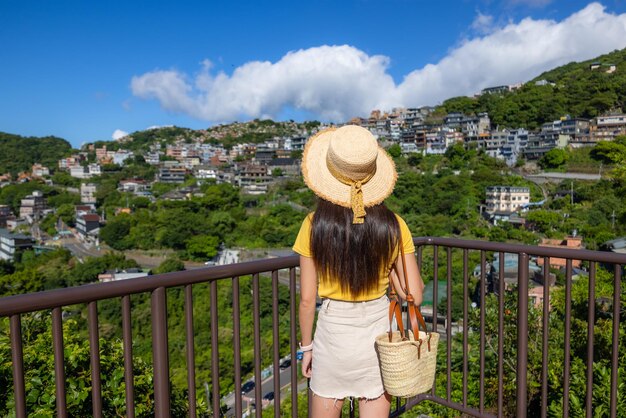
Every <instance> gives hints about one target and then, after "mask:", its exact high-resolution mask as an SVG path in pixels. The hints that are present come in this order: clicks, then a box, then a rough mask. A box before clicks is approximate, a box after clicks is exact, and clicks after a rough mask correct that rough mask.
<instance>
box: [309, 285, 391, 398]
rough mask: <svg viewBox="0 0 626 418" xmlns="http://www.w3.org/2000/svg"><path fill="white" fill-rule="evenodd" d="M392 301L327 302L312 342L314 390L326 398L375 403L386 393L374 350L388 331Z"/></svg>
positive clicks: (323, 304)
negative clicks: (378, 339) (379, 338)
mask: <svg viewBox="0 0 626 418" xmlns="http://www.w3.org/2000/svg"><path fill="white" fill-rule="evenodd" d="M388 313H389V299H388V298H387V296H386V295H385V296H382V297H380V298H379V299H375V300H372V301H367V302H344V301H338V300H331V299H324V300H323V302H322V307H321V309H320V311H319V314H318V318H317V326H316V329H315V337H314V339H313V365H312V374H311V386H310V387H311V390H312V391H313V393H314V394H315V395H317V396H322V397H324V398H334V399H343V398H346V397H354V398H365V399H376V398H378V397H380V396H381V395H382V394H383V393H384V392H385V390H384V389H383V382H382V378H381V375H380V367H379V365H378V357H377V355H376V349H375V347H374V341H375V339H376V336H378V335H380V334H382V333H384V332H386V331H388V330H389V317H388Z"/></svg>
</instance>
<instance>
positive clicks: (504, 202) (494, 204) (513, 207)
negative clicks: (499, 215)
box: [486, 186, 530, 213]
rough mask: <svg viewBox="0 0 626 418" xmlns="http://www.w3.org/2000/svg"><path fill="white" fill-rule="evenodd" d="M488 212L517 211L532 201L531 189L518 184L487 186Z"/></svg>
mask: <svg viewBox="0 0 626 418" xmlns="http://www.w3.org/2000/svg"><path fill="white" fill-rule="evenodd" d="M486 193H487V197H486V203H487V212H491V213H493V212H515V211H517V210H519V209H521V208H522V206H524V205H525V204H527V203H529V202H530V189H529V188H528V187H518V186H491V187H487V190H486Z"/></svg>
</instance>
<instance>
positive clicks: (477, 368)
mask: <svg viewBox="0 0 626 418" xmlns="http://www.w3.org/2000/svg"><path fill="white" fill-rule="evenodd" d="M414 241H415V243H416V248H417V252H416V256H417V259H418V264H419V265H420V267H421V270H422V272H423V275H424V277H425V278H426V281H427V282H432V298H431V301H432V306H430V305H426V304H425V306H424V307H423V312H424V313H425V314H426V315H425V316H426V317H427V319H428V322H429V326H431V327H432V325H433V324H437V331H438V332H439V333H440V334H441V341H440V344H439V351H438V374H437V377H436V381H435V385H434V388H433V390H432V391H431V392H429V393H425V394H422V395H418V396H416V397H414V398H411V399H409V400H395V401H394V402H393V403H392V408H391V411H390V416H391V417H396V416H401V415H403V414H405V413H407V412H411V414H419V413H426V414H431V415H432V416H460V415H470V416H477V417H495V416H518V417H524V416H541V417H545V416H548V415H550V416H564V417H568V416H570V415H572V416H581V415H583V414H585V415H586V416H610V417H616V416H618V415H617V411H618V405H619V410H620V411H623V409H621V408H624V407H625V405H624V404H625V402H626V401H625V399H624V398H625V394H624V393H623V391H624V386H623V385H624V384H623V379H624V376H623V375H622V376H619V373H624V372H623V370H624V369H623V364H624V363H620V362H619V360H620V358H621V360H622V361H623V360H624V357H625V354H624V351H625V347H624V345H625V340H624V325H623V322H620V321H624V318H625V312H624V301H623V298H620V296H621V294H622V289H621V281H622V274H623V266H624V265H625V264H626V255H623V254H615V253H609V252H595V251H587V250H572V249H561V248H546V247H537V246H523V245H515V244H502V243H492V242H484V241H469V240H460V239H454V238H428V237H426V238H416V239H415V240H414ZM550 258H560V259H565V260H566V261H565V269H564V272H563V273H562V274H561V273H558V272H556V275H557V276H558V277H557V279H556V281H557V286H549V285H546V286H543V287H541V288H540V292H537V289H538V288H534V289H533V288H531V287H532V284H533V283H535V281H536V280H538V279H539V281H541V279H542V278H543V283H550V280H546V278H550V277H551V276H554V275H555V272H554V271H550V267H549V266H550ZM492 260H497V261H495V262H493V261H492ZM511 260H513V262H511ZM535 260H541V268H539V269H537V268H535V267H536V265H534V264H532V263H534V261H535ZM573 260H581V261H582V263H583V266H584V267H585V270H586V271H584V272H581V271H578V270H577V269H574V268H573V267H572V261H573ZM531 265H532V266H533V268H529V266H531ZM297 267H298V257H297V256H288V257H282V258H275V259H266V260H259V261H253V262H246V263H239V264H233V265H226V266H216V267H209V268H203V269H198V270H191V271H185V272H177V273H168V274H163V275H157V276H151V277H149V278H147V279H146V278H137V279H129V280H124V281H118V282H109V283H99V284H89V285H84V286H80V287H74V288H66V289H58V290H52V291H47V292H40V293H34V294H26V295H19V296H11V297H6V298H2V299H0V341H3V339H5V338H6V339H7V340H10V347H11V353H10V359H9V358H3V357H2V356H1V354H2V352H0V386H4V387H2V389H1V390H0V401H2V402H6V404H7V405H10V406H11V408H12V409H13V411H8V414H9V415H14V416H16V417H26V416H28V415H35V414H36V408H38V407H39V405H40V404H42V403H46V402H47V403H48V405H49V406H51V409H53V410H55V413H56V415H57V416H60V417H67V416H70V415H76V412H73V411H74V410H73V409H72V408H77V407H78V408H82V410H83V411H84V410H87V411H89V413H90V414H91V415H92V416H95V417H102V416H110V415H111V414H112V412H111V408H114V409H115V408H116V409H115V410H116V411H121V412H118V414H119V415H123V416H127V417H134V416H142V415H146V416H156V417H169V416H191V417H196V416H208V415H212V416H215V417H219V416H222V414H224V413H225V414H226V415H228V416H243V415H245V414H248V413H249V408H248V407H249V405H250V404H251V403H254V404H255V405H264V404H265V405H267V404H268V403H273V405H274V406H275V408H274V416H276V417H278V416H281V410H280V409H281V408H279V407H278V406H279V405H283V406H285V405H290V408H289V410H288V411H284V410H283V411H282V416H292V417H297V416H303V414H304V413H305V411H306V410H307V401H306V399H307V395H308V391H307V390H306V381H303V380H302V379H299V376H298V367H297V366H296V367H290V368H288V371H286V370H282V373H281V360H283V359H284V358H286V357H288V358H290V359H296V346H297V344H296V342H297V341H298V335H297V293H298V292H297V291H298V280H297V274H296V273H297V270H296V269H297ZM244 282H245V286H244V285H243V284H242V283H244ZM448 283H449V284H451V285H450V286H443V287H442V286H440V285H441V284H448ZM218 285H219V286H220V289H223V288H227V289H228V295H229V299H230V300H227V301H225V302H226V303H227V306H228V307H229V309H228V312H226V311H223V312H220V311H218V309H217V307H218V297H222V296H223V295H222V296H220V295H221V294H220V293H219V292H218ZM440 289H445V294H444V295H441V294H439V293H440V292H441V290H440ZM201 290H205V291H206V292H205V293H202V294H206V295H207V297H206V298H199V297H198V296H199V294H200V291H201ZM533 290H534V292H533ZM172 292H174V293H175V294H174V293H172ZM281 294H282V296H281ZM529 295H530V296H529ZM173 296H176V297H179V298H180V300H182V301H183V305H184V307H183V308H182V309H183V312H182V313H181V314H180V315H181V317H182V320H181V323H176V324H172V323H171V322H172V321H171V319H172V318H173V317H172V315H174V314H175V313H174V312H172V311H173V310H172V308H171V307H170V306H169V305H168V298H171V297H173ZM244 296H245V300H250V299H251V306H245V303H244V302H243V301H244ZM442 296H443V298H442ZM142 298H143V301H144V302H145V303H146V304H149V306H150V308H149V309H150V315H149V318H137V317H136V316H137V315H136V311H135V308H136V306H137V301H138V300H139V299H142ZM581 300H584V301H585V302H584V303H580V301H581ZM111 301H113V302H115V304H111ZM546 301H547V303H546ZM589 301H593V303H589ZM221 302H224V301H221ZM531 302H534V303H531ZM207 305H208V306H207ZM269 305H271V307H270V306H269ZM115 307H119V311H118V312H117V314H118V315H119V316H120V317H121V321H120V322H121V324H120V327H119V329H118V330H116V331H115V332H117V333H118V334H119V335H120V339H119V345H120V347H121V348H120V350H121V351H122V353H123V354H122V360H120V362H121V363H123V364H118V365H113V366H111V365H110V364H109V363H110V362H111V353H110V352H109V351H108V348H107V347H108V346H109V345H111V344H113V343H114V342H112V341H109V340H107V338H103V337H102V335H103V333H104V332H105V331H106V333H107V334H106V335H107V336H108V335H111V332H112V331H111V330H110V329H108V328H109V327H111V324H106V326H107V329H106V330H105V329H103V328H104V321H102V320H100V321H99V318H102V315H103V311H104V310H112V309H114V308H115ZM250 308H251V312H252V314H251V315H252V319H251V320H246V321H242V312H244V313H246V312H248V309H250ZM200 309H204V310H208V311H209V312H210V321H209V323H207V324H199V323H198V321H197V313H198V312H199V310H200ZM281 309H282V310H283V314H284V315H283V316H282V320H281V315H279V311H280V310H281ZM262 312H264V313H262ZM133 313H135V317H134V316H133ZM72 318H78V320H73V319H72ZM81 318H82V321H81V320H80V319H81ZM285 318H288V320H285ZM580 318H584V319H585V320H586V321H581V319H580ZM168 319H170V323H168ZM218 319H220V320H222V321H226V322H227V323H228V325H229V326H228V327H227V328H228V329H227V330H226V329H224V327H223V326H222V327H220V322H219V321H218ZM248 319H249V318H248ZM70 320H72V321H74V323H75V324H78V325H81V324H84V328H83V329H72V332H76V333H84V334H85V335H86V339H87V340H88V342H84V346H85V347H86V348H85V351H86V353H84V355H85V357H86V358H88V360H87V361H86V364H87V365H86V366H85V371H84V374H83V375H73V374H74V373H75V367H74V364H75V363H76V362H77V361H78V360H76V357H78V356H79V354H78V353H75V352H73V351H72V349H73V347H74V346H68V345H67V344H68V342H67V341H68V337H70V335H68V331H64V330H67V328H65V325H67V322H68V321H70ZM142 320H144V321H146V322H147V323H149V324H150V326H149V327H147V328H150V329H149V330H143V331H146V332H147V331H150V332H149V333H148V334H150V335H149V338H150V340H151V341H150V342H149V345H151V352H150V354H151V364H149V365H144V366H145V367H144V369H143V370H148V371H149V373H150V375H149V377H150V379H148V381H145V380H142V379H140V377H141V376H138V375H137V374H138V373H139V371H138V370H139V369H140V368H139V367H138V366H137V358H136V357H137V353H134V352H133V350H134V349H135V348H136V339H138V338H140V337H139V336H138V335H136V334H138V333H137V331H136V327H135V328H134V327H133V323H134V322H136V321H142ZM25 321H28V322H29V323H39V324H44V325H43V326H46V327H47V325H45V324H47V323H48V321H50V325H49V328H46V329H45V330H44V331H45V332H42V334H47V335H49V336H50V339H49V345H50V346H51V347H50V350H49V351H50V353H51V354H46V353H45V352H41V353H35V354H33V351H32V347H31V348H29V347H30V344H31V343H32V341H33V336H32V335H28V334H29V332H30V331H29V328H28V326H27V325H28V324H25ZM249 322H251V324H250V327H251V329H247V328H246V324H247V323H249ZM407 322H408V321H407ZM262 323H263V324H265V325H263V324H262ZM267 324H271V325H270V326H269V328H268V325H267ZM172 327H177V329H182V330H183V335H184V337H183V338H182V341H174V339H173V338H172V336H171V335H170V334H168V332H171V331H172ZM134 329H135V331H133V330H134ZM203 329H204V331H205V332H208V333H209V334H210V338H209V339H208V340H202V341H200V338H199V337H198V335H199V333H200V332H201V331H202V330H203ZM207 329H208V331H207ZM270 329H271V332H268V330H270ZM262 330H264V331H265V334H263V335H271V338H270V339H271V341H270V342H269V343H268V342H267V341H266V339H265V338H264V339H262ZM115 332H113V334H115ZM620 333H621V335H620ZM142 334H143V333H142ZM7 335H8V336H7ZM248 335H249V336H250V337H249V338H251V339H252V340H253V341H252V342H253V344H252V346H253V353H252V362H251V363H250V364H244V363H246V360H245V358H244V357H245V356H246V353H243V352H242V341H243V338H248V337H245V336H248ZM224 339H228V341H229V342H230V341H232V344H228V345H227V346H228V347H229V348H228V350H226V351H227V352H224V351H225V350H224V349H223V347H222V349H221V352H220V346H219V344H218V342H219V341H220V340H222V341H223V340H224ZM45 341H46V342H47V341H48V340H45ZM281 341H283V343H282V344H281V343H280V342H281ZM284 341H288V343H287V344H285V343H284ZM555 342H556V344H555ZM620 350H621V351H620ZM25 353H27V354H25ZM28 353H30V354H28ZM174 355H176V356H177V357H180V358H181V359H183V361H184V366H183V369H184V370H183V371H182V372H181V370H173V369H172V357H173V356H174ZM29 356H31V357H29ZM32 356H34V357H37V358H36V359H33V358H32ZM199 359H202V360H206V361H199ZM33 362H35V363H37V364H39V365H42V364H44V366H45V363H48V364H49V368H50V369H51V370H49V373H48V376H49V377H50V379H53V381H54V385H52V381H50V382H43V385H44V386H45V385H46V384H47V385H49V390H52V389H51V388H52V386H54V396H52V397H49V398H46V399H42V396H41V394H40V393H39V392H35V389H33V387H34V386H36V383H37V382H36V381H35V380H34V379H35V378H39V377H33V375H32V370H30V369H29V368H28V367H26V366H25V365H28V364H32V363H33ZM295 363H296V362H295V361H293V362H292V364H295ZM3 364H4V368H2V367H3ZM620 364H621V365H622V367H621V368H619V367H618V366H620ZM44 366H42V367H44ZM114 366H117V368H115V367H114ZM9 369H10V370H11V371H10V372H9V371H8V370H9ZM106 370H116V371H115V372H112V373H113V374H115V373H117V374H119V376H112V375H107V371H106ZM229 371H232V374H233V379H232V382H225V377H224V376H225V373H226V372H229ZM180 373H183V374H185V376H184V379H182V380H184V381H186V388H185V390H184V391H183V392H184V393H185V395H186V399H179V398H176V399H175V398H174V396H173V395H172V393H173V386H172V378H173V375H174V374H177V375H180ZM10 375H12V377H11V376H10ZM200 375H203V376H205V378H206V380H204V381H203V379H204V378H200ZM268 376H269V377H268ZM270 377H278V378H273V379H270ZM249 378H250V379H252V381H253V382H254V383H255V385H254V386H255V387H256V388H261V387H262V384H263V383H265V384H266V387H267V385H268V382H271V385H270V386H271V389H272V391H273V393H274V399H273V401H268V400H264V399H263V393H262V391H261V390H256V391H255V392H254V395H253V396H252V399H249V398H248V397H246V396H244V395H243V394H242V393H241V390H240V388H241V387H242V384H243V383H245V382H246V380H248V379H249ZM115 379H118V380H119V381H120V382H121V383H120V384H119V385H115V384H111V382H113V381H115ZM620 379H621V381H622V383H620ZM179 380H181V379H180V376H179ZM208 381H210V382H208ZM287 382H289V383H287ZM41 383H42V382H39V384H41ZM77 385H78V386H81V387H82V391H81V390H80V388H77V387H76V386H77ZM140 385H141V387H142V388H143V389H142V390H144V391H145V390H146V385H147V387H148V391H147V392H148V393H147V395H146V394H145V393H144V392H141V398H140V390H139V386H140ZM228 385H230V387H233V388H234V391H232V392H231V391H230V390H229V389H230V387H229V388H226V386H228ZM112 386H113V388H111V387H112ZM223 386H224V387H223ZM111 390H117V391H118V392H119V393H120V399H121V400H120V402H119V404H118V405H114V406H112V405H111V399H109V398H108V395H107V396H103V393H107V394H108V393H110V391H111ZM203 390H206V397H205V396H204V395H205V394H203V393H202V392H203ZM85 391H87V392H88V395H85V393H84V392H85ZM229 392H230V393H229ZM299 393H302V394H305V395H304V396H298V394H299ZM205 398H206V402H204V399H205ZM226 399H230V400H231V404H232V407H231V408H230V409H229V410H226V409H227V408H226V407H225V400H226ZM77 405H78V406H77ZM140 407H142V408H143V409H141V410H138V408H140ZM345 409H347V412H346V413H345V414H346V415H350V416H355V415H357V416H358V411H355V410H350V408H345ZM252 414H254V415H255V416H256V417H261V415H262V410H261V408H260V407H259V408H257V409H256V410H254V411H252ZM620 414H623V412H620Z"/></svg>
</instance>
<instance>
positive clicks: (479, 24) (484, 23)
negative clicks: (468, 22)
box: [471, 12, 493, 34]
mask: <svg viewBox="0 0 626 418" xmlns="http://www.w3.org/2000/svg"><path fill="white" fill-rule="evenodd" d="M471 28H472V29H474V30H475V31H476V32H478V33H481V34H486V33H489V32H491V31H492V30H493V16H491V15H484V14H482V13H480V12H478V14H477V15H476V17H475V18H474V21H473V22H472V26H471Z"/></svg>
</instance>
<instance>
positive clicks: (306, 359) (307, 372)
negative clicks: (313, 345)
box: [302, 351, 313, 379]
mask: <svg viewBox="0 0 626 418" xmlns="http://www.w3.org/2000/svg"><path fill="white" fill-rule="evenodd" d="M312 366H313V351H305V352H304V353H302V375H303V376H304V377H306V378H307V379H310V378H311V374H312V373H311V372H312Z"/></svg>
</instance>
